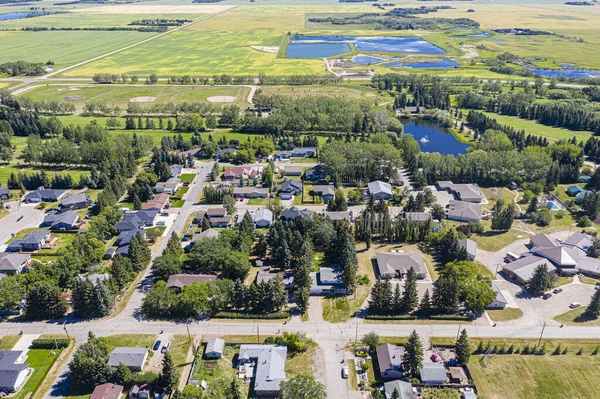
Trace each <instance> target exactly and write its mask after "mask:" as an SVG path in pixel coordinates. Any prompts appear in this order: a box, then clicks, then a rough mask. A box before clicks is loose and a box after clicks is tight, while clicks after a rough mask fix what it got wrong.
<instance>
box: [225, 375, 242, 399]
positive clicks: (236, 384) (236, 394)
mask: <svg viewBox="0 0 600 399" xmlns="http://www.w3.org/2000/svg"><path fill="white" fill-rule="evenodd" d="M240 385H241V384H240V380H238V379H237V378H236V377H235V376H234V377H233V378H232V379H231V383H230V384H229V392H228V393H229V395H228V396H227V397H228V398H231V399H243V398H244V397H245V396H246V395H244V394H242V392H241V391H240V388H241V387H240Z"/></svg>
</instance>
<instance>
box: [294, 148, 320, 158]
mask: <svg viewBox="0 0 600 399" xmlns="http://www.w3.org/2000/svg"><path fill="white" fill-rule="evenodd" d="M316 155H317V147H296V148H294V150H293V151H292V156H294V157H297V158H312V157H315V156H316Z"/></svg>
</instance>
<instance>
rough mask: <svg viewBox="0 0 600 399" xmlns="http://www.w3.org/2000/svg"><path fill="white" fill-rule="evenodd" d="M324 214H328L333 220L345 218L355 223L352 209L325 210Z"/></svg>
mask: <svg viewBox="0 0 600 399" xmlns="http://www.w3.org/2000/svg"><path fill="white" fill-rule="evenodd" d="M323 216H327V217H328V218H329V219H331V220H332V221H336V220H345V221H347V222H349V223H354V216H352V211H338V212H332V211H325V212H323Z"/></svg>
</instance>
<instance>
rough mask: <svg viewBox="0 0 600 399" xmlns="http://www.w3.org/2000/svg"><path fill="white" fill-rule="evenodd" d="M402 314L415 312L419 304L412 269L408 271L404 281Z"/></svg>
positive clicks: (415, 276)
mask: <svg viewBox="0 0 600 399" xmlns="http://www.w3.org/2000/svg"><path fill="white" fill-rule="evenodd" d="M401 303H402V313H404V314H407V313H410V312H412V311H413V310H415V307H416V306H417V304H418V303H419V293H418V292H417V274H416V273H415V269H413V268H412V267H411V268H410V269H408V272H407V273H406V277H405V280H404V293H403V295H402V302H401Z"/></svg>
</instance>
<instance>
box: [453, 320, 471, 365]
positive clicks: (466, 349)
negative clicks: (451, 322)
mask: <svg viewBox="0 0 600 399" xmlns="http://www.w3.org/2000/svg"><path fill="white" fill-rule="evenodd" d="M455 350H456V360H457V361H458V363H459V364H462V365H466V364H467V363H469V357H470V356H471V345H470V343H469V337H468V336H467V330H466V329H464V328H463V329H462V331H461V333H460V337H459V338H458V340H457V341H456V346H455Z"/></svg>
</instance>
